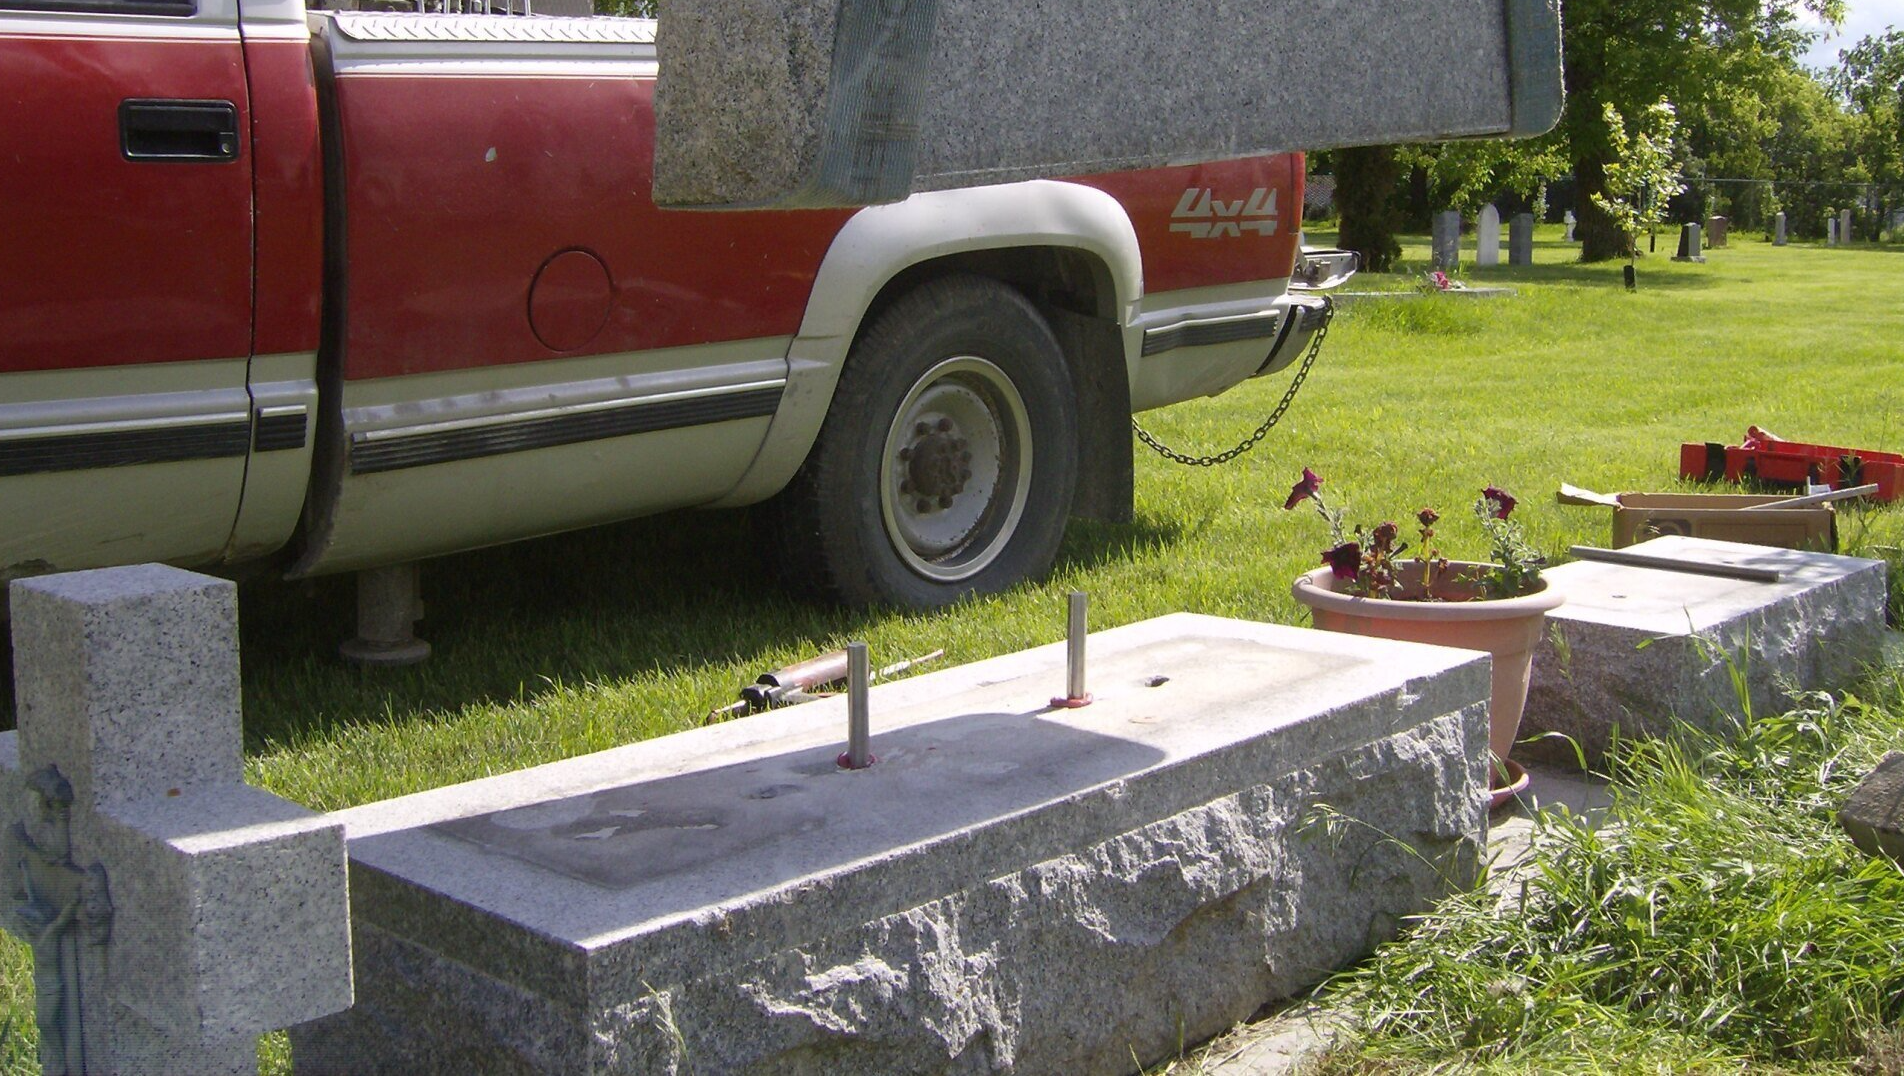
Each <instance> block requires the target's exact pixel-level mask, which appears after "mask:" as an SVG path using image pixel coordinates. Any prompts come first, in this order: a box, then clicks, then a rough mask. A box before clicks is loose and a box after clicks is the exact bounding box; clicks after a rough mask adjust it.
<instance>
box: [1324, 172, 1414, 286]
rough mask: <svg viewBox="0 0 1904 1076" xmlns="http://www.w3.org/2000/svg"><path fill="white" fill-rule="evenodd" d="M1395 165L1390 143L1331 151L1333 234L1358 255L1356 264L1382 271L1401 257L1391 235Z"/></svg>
mask: <svg viewBox="0 0 1904 1076" xmlns="http://www.w3.org/2000/svg"><path fill="white" fill-rule="evenodd" d="M1400 179H1401V169H1400V168H1399V167H1397V165H1396V164H1395V149H1394V147H1392V146H1362V147H1358V148H1355V149H1342V150H1337V151H1336V153H1335V200H1336V205H1337V206H1339V207H1341V210H1342V231H1341V233H1340V234H1339V235H1338V236H1337V237H1336V242H1337V243H1339V244H1340V245H1341V246H1342V248H1343V249H1344V250H1353V251H1355V252H1356V253H1357V254H1360V255H1361V256H1362V268H1363V269H1366V270H1367V271H1369V272H1371V273H1386V272H1388V271H1389V270H1390V269H1391V268H1393V267H1394V265H1395V259H1396V258H1399V257H1401V253H1402V245H1401V243H1400V242H1399V241H1398V240H1397V239H1396V238H1395V234H1396V233H1397V232H1398V231H1400V225H1401V214H1400V213H1399V212H1398V211H1397V210H1396V208H1395V185H1396V183H1397V182H1398V181H1399V180H1400Z"/></svg>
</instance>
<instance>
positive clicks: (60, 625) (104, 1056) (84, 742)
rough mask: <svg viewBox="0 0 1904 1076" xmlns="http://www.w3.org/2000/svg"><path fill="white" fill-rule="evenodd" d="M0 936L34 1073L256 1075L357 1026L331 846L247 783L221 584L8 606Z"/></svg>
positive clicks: (132, 582)
mask: <svg viewBox="0 0 1904 1076" xmlns="http://www.w3.org/2000/svg"><path fill="white" fill-rule="evenodd" d="M11 594H12V611H13V647H14V672H15V685H16V694H17V698H18V709H17V714H18V721H19V730H18V731H17V732H8V733H4V734H0V826H3V827H4V855H3V856H0V880H3V881H4V888H0V898H3V899H0V921H3V922H4V924H5V926H6V928H7V929H8V930H9V931H11V932H13V933H14V934H16V935H18V936H19V937H21V938H22V939H24V940H25V941H26V942H27V943H28V944H29V945H30V946H31V947H32V949H33V961H34V971H33V982H34V990H35V994H36V997H35V1005H34V1016H35V1022H36V1023H37V1024H38V1026H39V1033H40V1064H41V1068H42V1070H43V1071H44V1072H46V1073H52V1074H57V1076H82V1074H85V1073H192V1074H193V1076H216V1074H221V1073H255V1072H256V1071H257V1056H256V1048H257V1036H258V1035H259V1034H261V1033H263V1032H266V1031H270V1030H274V1029H277V1028H283V1027H288V1026H290V1025H292V1024H296V1023H301V1022H303V1021H305V1020H310V1019H314V1018H316V1017H319V1016H323V1015H327V1014H330V1013H334V1012H337V1011H339V1010H342V1009H345V1008H348V1007H349V1006H350V1004H351V979H350V920H349V902H348V891H347V888H346V882H345V873H344V871H345V866H344V864H345V860H344V834H343V827H342V825H341V824H339V823H336V822H332V821H329V820H328V819H326V818H325V817H324V816H321V815H317V814H314V813H313V812H311V811H309V810H306V809H304V808H302V807H299V806H298V805H296V804H293V803H290V802H288V801H285V800H282V799H279V798H278V797H276V796H273V795H271V794H269V793H267V792H264V791H262V790H259V789H255V788H251V787H249V786H248V785H246V784H245V783H244V774H243V769H242V756H241V746H242V744H241V734H240V724H239V688H238V605H237V593H236V589H235V588H234V587H233V585H232V584H231V583H230V582H227V581H225V580H221V579H212V578H209V577H206V576H202V575H197V574H194V573H191V572H185V571H181V570H179V569H176V568H167V567H163V566H160V565H141V566H138V567H130V568H109V569H103V570H99V571H90V572H75V573H72V574H67V575H52V576H44V577H40V578H35V579H25V580H17V581H15V582H14V583H13V584H12V589H11Z"/></svg>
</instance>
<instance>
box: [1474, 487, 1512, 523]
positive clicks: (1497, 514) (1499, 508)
mask: <svg viewBox="0 0 1904 1076" xmlns="http://www.w3.org/2000/svg"><path fill="white" fill-rule="evenodd" d="M1481 496H1483V497H1486V498H1487V499H1488V500H1490V501H1492V502H1494V518H1495V519H1506V518H1507V517H1508V516H1509V515H1511V514H1512V513H1513V511H1514V504H1515V501H1514V498H1513V496H1512V495H1511V494H1509V493H1508V492H1507V491H1506V490H1504V489H1500V488H1498V487H1495V486H1489V487H1488V488H1486V489H1484V490H1482V491H1481Z"/></svg>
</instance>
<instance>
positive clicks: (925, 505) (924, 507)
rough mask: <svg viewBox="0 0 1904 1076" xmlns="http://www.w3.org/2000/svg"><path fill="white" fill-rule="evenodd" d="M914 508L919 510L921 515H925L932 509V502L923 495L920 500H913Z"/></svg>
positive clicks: (916, 510)
mask: <svg viewBox="0 0 1904 1076" xmlns="http://www.w3.org/2000/svg"><path fill="white" fill-rule="evenodd" d="M912 508H913V511H915V512H918V513H919V514H920V515H924V514H926V513H927V512H930V511H932V502H931V501H928V500H926V499H925V498H924V497H921V498H919V499H918V500H916V501H914V502H912Z"/></svg>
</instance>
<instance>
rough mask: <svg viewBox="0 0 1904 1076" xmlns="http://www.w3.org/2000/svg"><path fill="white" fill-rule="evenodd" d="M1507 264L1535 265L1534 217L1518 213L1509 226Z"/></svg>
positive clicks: (1529, 214) (1530, 214)
mask: <svg viewBox="0 0 1904 1076" xmlns="http://www.w3.org/2000/svg"><path fill="white" fill-rule="evenodd" d="M1507 264H1509V265H1532V264H1534V215H1533V214H1532V213H1516V214H1514V219H1513V220H1511V221H1509V222H1508V225H1507Z"/></svg>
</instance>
